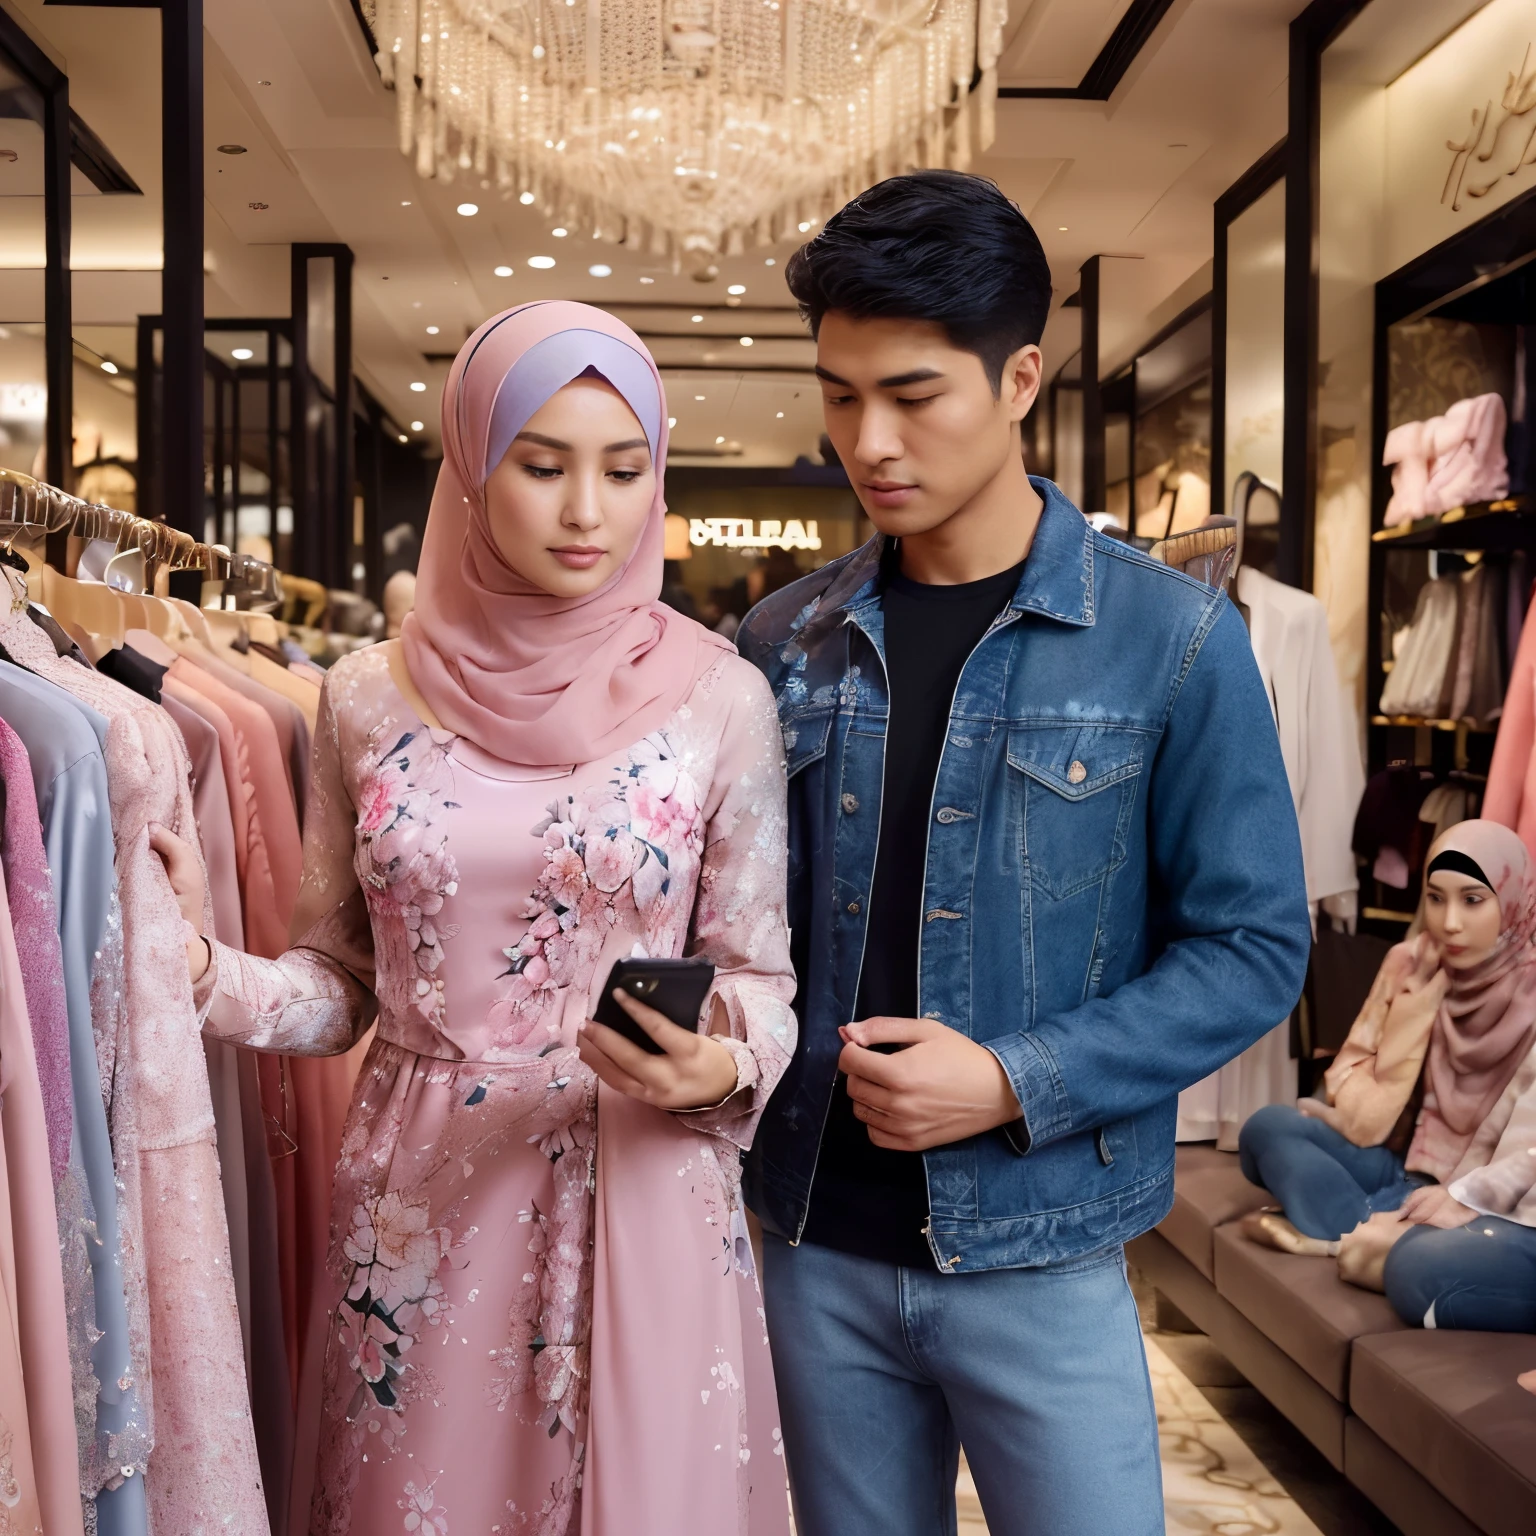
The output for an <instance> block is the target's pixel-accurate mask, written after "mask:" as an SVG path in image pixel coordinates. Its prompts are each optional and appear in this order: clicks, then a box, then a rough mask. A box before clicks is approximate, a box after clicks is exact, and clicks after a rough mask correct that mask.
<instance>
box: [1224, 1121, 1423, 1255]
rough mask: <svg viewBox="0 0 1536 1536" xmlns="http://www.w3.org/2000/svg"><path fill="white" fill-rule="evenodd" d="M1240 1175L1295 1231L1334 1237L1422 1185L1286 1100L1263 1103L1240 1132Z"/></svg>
mask: <svg viewBox="0 0 1536 1536" xmlns="http://www.w3.org/2000/svg"><path fill="white" fill-rule="evenodd" d="M1237 1151H1238V1157H1239V1160H1240V1166H1241V1167H1242V1170H1243V1177H1244V1178H1245V1179H1247V1180H1248V1182H1249V1183H1250V1184H1257V1185H1258V1186H1259V1187H1260V1188H1261V1189H1267V1190H1268V1191H1269V1192H1270V1194H1272V1195H1273V1196H1274V1197H1275V1199H1276V1200H1277V1201H1278V1202H1279V1203H1280V1205H1281V1207H1282V1208H1283V1209H1284V1211H1285V1214H1286V1216H1287V1217H1289V1218H1290V1221H1291V1223H1292V1224H1293V1225H1294V1226H1295V1227H1296V1229H1297V1231H1299V1232H1304V1233H1305V1234H1306V1235H1307V1236H1308V1237H1317V1238H1322V1239H1324V1240H1325V1241H1335V1240H1337V1239H1338V1238H1341V1237H1343V1235H1344V1234H1345V1233H1346V1232H1352V1231H1353V1230H1354V1229H1355V1228H1356V1227H1358V1226H1359V1225H1360V1223H1361V1222H1362V1221H1365V1220H1367V1219H1368V1218H1369V1217H1370V1216H1372V1215H1373V1214H1374V1213H1375V1212H1377V1211H1395V1210H1396V1209H1397V1208H1398V1207H1399V1206H1400V1205H1401V1204H1402V1203H1403V1201H1404V1200H1406V1199H1407V1198H1408V1195H1409V1193H1410V1192H1411V1191H1412V1190H1413V1189H1415V1188H1416V1187H1417V1186H1418V1185H1420V1184H1422V1183H1425V1182H1427V1181H1426V1180H1424V1179H1423V1178H1421V1177H1420V1176H1418V1175H1416V1174H1410V1173H1408V1172H1406V1171H1405V1170H1404V1168H1403V1160H1402V1158H1400V1157H1399V1156H1398V1155H1397V1154H1396V1153H1395V1152H1392V1151H1389V1150H1388V1149H1387V1148H1386V1147H1357V1146H1356V1145H1355V1144H1354V1143H1353V1142H1352V1141H1350V1140H1349V1139H1348V1138H1347V1137H1345V1136H1341V1135H1340V1134H1339V1132H1337V1131H1336V1130H1334V1129H1333V1127H1332V1126H1330V1125H1325V1124H1324V1123H1323V1122H1322V1121H1321V1120H1314V1119H1312V1118H1311V1117H1310V1116H1308V1115H1304V1114H1302V1112H1301V1111H1300V1110H1299V1109H1295V1108H1293V1107H1292V1106H1291V1105H1289V1104H1269V1105H1266V1106H1265V1107H1264V1108H1263V1109H1261V1110H1258V1111H1257V1112H1256V1113H1255V1114H1253V1115H1251V1116H1250V1117H1249V1118H1248V1121H1247V1123H1246V1124H1245V1125H1244V1126H1243V1129H1242V1132H1241V1134H1240V1135H1239V1137H1238V1141H1237Z"/></svg>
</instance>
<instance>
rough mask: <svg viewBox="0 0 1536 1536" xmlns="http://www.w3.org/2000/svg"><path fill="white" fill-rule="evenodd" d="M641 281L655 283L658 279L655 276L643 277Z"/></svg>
mask: <svg viewBox="0 0 1536 1536" xmlns="http://www.w3.org/2000/svg"><path fill="white" fill-rule="evenodd" d="M640 281H641V282H642V283H654V282H655V281H656V279H655V278H654V277H642V278H641V279H640Z"/></svg>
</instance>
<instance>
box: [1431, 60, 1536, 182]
mask: <svg viewBox="0 0 1536 1536" xmlns="http://www.w3.org/2000/svg"><path fill="white" fill-rule="evenodd" d="M1445 147H1446V148H1447V149H1448V150H1449V151H1450V153H1451V169H1450V174H1449V175H1448V176H1447V177H1446V178H1445V190H1444V191H1443V192H1441V194H1440V201H1441V202H1442V203H1449V204H1450V205H1451V211H1452V212H1453V213H1459V212H1460V211H1461V199H1462V196H1463V194H1465V195H1466V196H1467V197H1487V195H1488V194H1489V193H1490V192H1491V191H1493V189H1494V187H1496V186H1497V185H1498V183H1499V182H1500V181H1501V180H1502V179H1503V178H1504V177H1505V176H1513V175H1514V174H1515V173H1516V172H1517V171H1518V170H1519V169H1520V168H1521V166H1525V165H1536V68H1533V67H1532V66H1531V49H1530V46H1529V45H1528V46H1527V47H1526V50H1525V57H1524V58H1523V59H1521V61H1520V69H1519V72H1518V73H1516V72H1514V71H1511V73H1510V74H1509V76H1508V77H1507V79H1506V80H1505V83H1504V94H1503V95H1502V96H1500V97H1499V105H1498V109H1497V110H1495V109H1494V105H1493V102H1492V101H1490V102H1488V103H1487V105H1486V106H1484V107H1483V108H1482V109H1481V110H1478V109H1476V108H1474V109H1473V112H1472V127H1471V129H1470V130H1469V132H1468V133H1467V136H1466V138H1465V139H1463V140H1461V142H1460V143H1458V142H1457V141H1456V140H1454V139H1447V140H1446V141H1445ZM1484 165H1486V166H1488V167H1490V170H1489V172H1488V173H1487V174H1486V175H1485V174H1484V173H1483V172H1481V171H1480V170H1477V169H1475V167H1478V166H1484ZM1469 173H1470V174H1469Z"/></svg>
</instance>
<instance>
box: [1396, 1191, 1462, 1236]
mask: <svg viewBox="0 0 1536 1536" xmlns="http://www.w3.org/2000/svg"><path fill="white" fill-rule="evenodd" d="M1398 1215H1400V1216H1401V1217H1402V1218H1403V1220H1404V1221H1406V1222H1410V1223H1411V1224H1412V1225H1414V1226H1416V1227H1442V1228H1446V1229H1449V1228H1451V1227H1464V1226H1466V1224H1467V1223H1468V1222H1469V1221H1474V1220H1476V1218H1477V1212H1476V1211H1474V1210H1473V1209H1472V1207H1471V1206H1470V1205H1463V1204H1462V1203H1461V1201H1459V1200H1457V1199H1456V1198H1455V1197H1454V1196H1453V1195H1452V1194H1451V1192H1450V1190H1448V1189H1447V1188H1446V1187H1445V1185H1443V1184H1426V1185H1425V1186H1424V1187H1423V1188H1422V1189H1416V1190H1414V1192H1413V1193H1412V1194H1411V1195H1409V1196H1408V1198H1407V1199H1406V1200H1404V1201H1403V1203H1402V1205H1401V1207H1400V1208H1399V1210H1398Z"/></svg>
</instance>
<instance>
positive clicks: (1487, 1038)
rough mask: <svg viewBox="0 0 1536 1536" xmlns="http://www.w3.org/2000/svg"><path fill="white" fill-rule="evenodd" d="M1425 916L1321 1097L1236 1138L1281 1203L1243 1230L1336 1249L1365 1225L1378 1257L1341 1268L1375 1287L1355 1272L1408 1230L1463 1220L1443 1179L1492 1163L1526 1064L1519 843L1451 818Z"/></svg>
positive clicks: (1531, 896)
mask: <svg viewBox="0 0 1536 1536" xmlns="http://www.w3.org/2000/svg"><path fill="white" fill-rule="evenodd" d="M1423 919H1424V928H1423V931H1422V932H1420V933H1419V934H1417V935H1416V936H1415V937H1414V938H1412V939H1409V940H1407V941H1406V942H1404V943H1402V944H1398V945H1396V946H1395V947H1394V948H1393V949H1392V950H1391V952H1390V953H1389V954H1388V955H1387V958H1386V960H1385V961H1384V962H1383V963H1382V967H1381V971H1380V973H1379V974H1378V975H1377V978H1376V983H1375V985H1374V986H1373V987H1372V989H1371V994H1370V996H1369V998H1367V1000H1366V1003H1365V1007H1364V1008H1363V1009H1362V1010H1361V1012H1360V1017H1359V1018H1358V1019H1357V1020H1356V1021H1355V1024H1354V1027H1353V1028H1352V1029H1351V1030H1350V1032H1349V1038H1348V1039H1347V1040H1346V1041H1345V1043H1344V1048H1343V1049H1342V1050H1341V1051H1340V1052H1339V1054H1338V1056H1337V1058H1336V1059H1335V1060H1334V1063H1333V1065H1332V1066H1331V1067H1330V1068H1329V1069H1328V1072H1327V1074H1326V1075H1325V1077H1324V1084H1325V1088H1326V1092H1327V1098H1326V1100H1323V1099H1303V1100H1302V1101H1301V1102H1300V1103H1299V1104H1298V1105H1297V1106H1296V1107H1295V1108H1292V1107H1291V1106H1289V1105H1282V1104H1272V1105H1269V1106H1268V1107H1266V1108H1264V1109H1261V1110H1259V1111H1258V1113H1256V1114H1255V1115H1253V1116H1252V1117H1251V1118H1250V1119H1249V1121H1248V1122H1247V1124H1246V1125H1245V1126H1244V1127H1243V1130H1242V1133H1241V1135H1240V1137H1239V1140H1238V1151H1239V1155H1240V1157H1241V1161H1242V1170H1243V1173H1244V1175H1245V1177H1247V1178H1248V1179H1249V1181H1250V1182H1252V1183H1254V1184H1257V1185H1259V1186H1260V1187H1262V1188H1264V1189H1267V1190H1268V1191H1269V1192H1270V1193H1271V1194H1273V1195H1274V1196H1275V1197H1276V1198H1277V1199H1278V1200H1279V1202H1280V1204H1281V1207H1282V1208H1283V1210H1284V1215H1283V1216H1281V1215H1279V1214H1277V1213H1273V1212H1262V1213H1259V1214H1257V1215H1255V1216H1250V1217H1248V1218H1247V1219H1246V1220H1245V1222H1244V1230H1245V1231H1246V1233H1247V1235H1248V1236H1249V1237H1251V1238H1253V1239H1254V1240H1255V1241H1258V1242H1262V1243H1268V1244H1269V1245H1271V1246H1273V1247H1276V1248H1281V1249H1284V1250H1285V1251H1287V1252H1291V1253H1312V1254H1332V1255H1338V1254H1339V1253H1340V1252H1341V1240H1343V1239H1346V1238H1351V1239H1352V1240H1357V1238H1358V1236H1359V1235H1360V1234H1363V1233H1364V1232H1365V1231H1366V1230H1370V1231H1371V1233H1372V1244H1373V1245H1374V1246H1375V1249H1376V1254H1377V1257H1376V1259H1374V1260H1368V1259H1366V1258H1365V1257H1363V1256H1362V1257H1360V1258H1359V1259H1358V1260H1357V1262H1356V1263H1355V1264H1354V1265H1351V1262H1350V1260H1351V1254H1350V1251H1349V1248H1348V1245H1345V1264H1344V1265H1343V1266H1342V1270H1343V1273H1344V1275H1345V1278H1346V1279H1351V1280H1355V1281H1357V1283H1365V1284H1372V1283H1373V1282H1372V1281H1371V1280H1370V1279H1368V1278H1364V1276H1365V1275H1366V1274H1367V1273H1369V1272H1371V1271H1372V1270H1374V1272H1375V1273H1376V1274H1377V1275H1379V1272H1380V1270H1379V1259H1380V1257H1382V1256H1384V1254H1385V1251H1386V1248H1387V1247H1389V1246H1390V1245H1391V1244H1392V1243H1394V1242H1396V1241H1397V1240H1398V1239H1399V1238H1401V1237H1402V1235H1403V1232H1404V1231H1406V1230H1408V1229H1409V1228H1412V1227H1435V1228H1446V1227H1449V1226H1452V1225H1457V1224H1460V1223H1461V1222H1464V1221H1465V1220H1466V1219H1467V1217H1466V1215H1464V1214H1463V1211H1464V1209H1465V1208H1464V1207H1462V1206H1461V1205H1460V1203H1459V1201H1458V1200H1457V1199H1456V1197H1454V1196H1453V1194H1452V1192H1451V1188H1450V1186H1452V1185H1453V1184H1455V1183H1456V1181H1457V1180H1459V1179H1461V1178H1463V1177H1465V1176H1466V1175H1468V1174H1469V1173H1472V1172H1473V1171H1474V1170H1477V1169H1482V1168H1484V1166H1485V1165H1486V1164H1487V1163H1488V1162H1489V1159H1490V1158H1491V1157H1492V1156H1493V1155H1494V1151H1495V1147H1496V1146H1497V1145H1498V1144H1499V1140H1500V1137H1501V1136H1502V1135H1503V1134H1504V1132H1505V1130H1506V1128H1507V1127H1508V1126H1509V1124H1510V1121H1511V1114H1512V1109H1513V1099H1512V1097H1511V1095H1510V1090H1511V1089H1512V1087H1513V1088H1514V1091H1515V1092H1516V1093H1518V1092H1519V1091H1520V1089H1521V1087H1522V1086H1523V1085H1524V1084H1525V1083H1526V1082H1527V1081H1528V1080H1529V1077H1530V1075H1531V1074H1532V1073H1536V1057H1533V1056H1532V1046H1533V1044H1536V877H1533V871H1532V867H1531V860H1530V856H1529V855H1528V854H1527V852H1526V849H1525V845H1524V843H1522V842H1521V841H1520V839H1519V838H1518V837H1517V836H1516V835H1515V833H1514V832H1512V831H1511V830H1510V829H1509V828H1508V827H1503V826H1500V825H1498V824H1497V823H1495V822H1491V821H1466V822H1462V823H1461V824H1460V825H1459V826H1455V827H1452V828H1451V829H1450V830H1449V831H1448V832H1446V833H1445V834H1444V835H1443V836H1442V837H1441V838H1439V839H1438V840H1437V841H1436V843H1435V844H1434V846H1433V847H1432V848H1431V849H1430V851H1429V859H1428V862H1427V863H1426V865H1425V875H1424V903H1423ZM1385 1212H1399V1213H1400V1215H1399V1217H1398V1218H1395V1219H1392V1220H1387V1219H1385V1218H1383V1217H1382V1213H1385ZM1373 1218H1378V1219H1377V1220H1374V1221H1373ZM1378 1234H1379V1237H1378ZM1356 1251H1357V1253H1361V1254H1363V1250H1361V1249H1359V1248H1358V1247H1357V1250H1356ZM1376 1288H1379V1281H1378V1282H1376Z"/></svg>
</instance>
